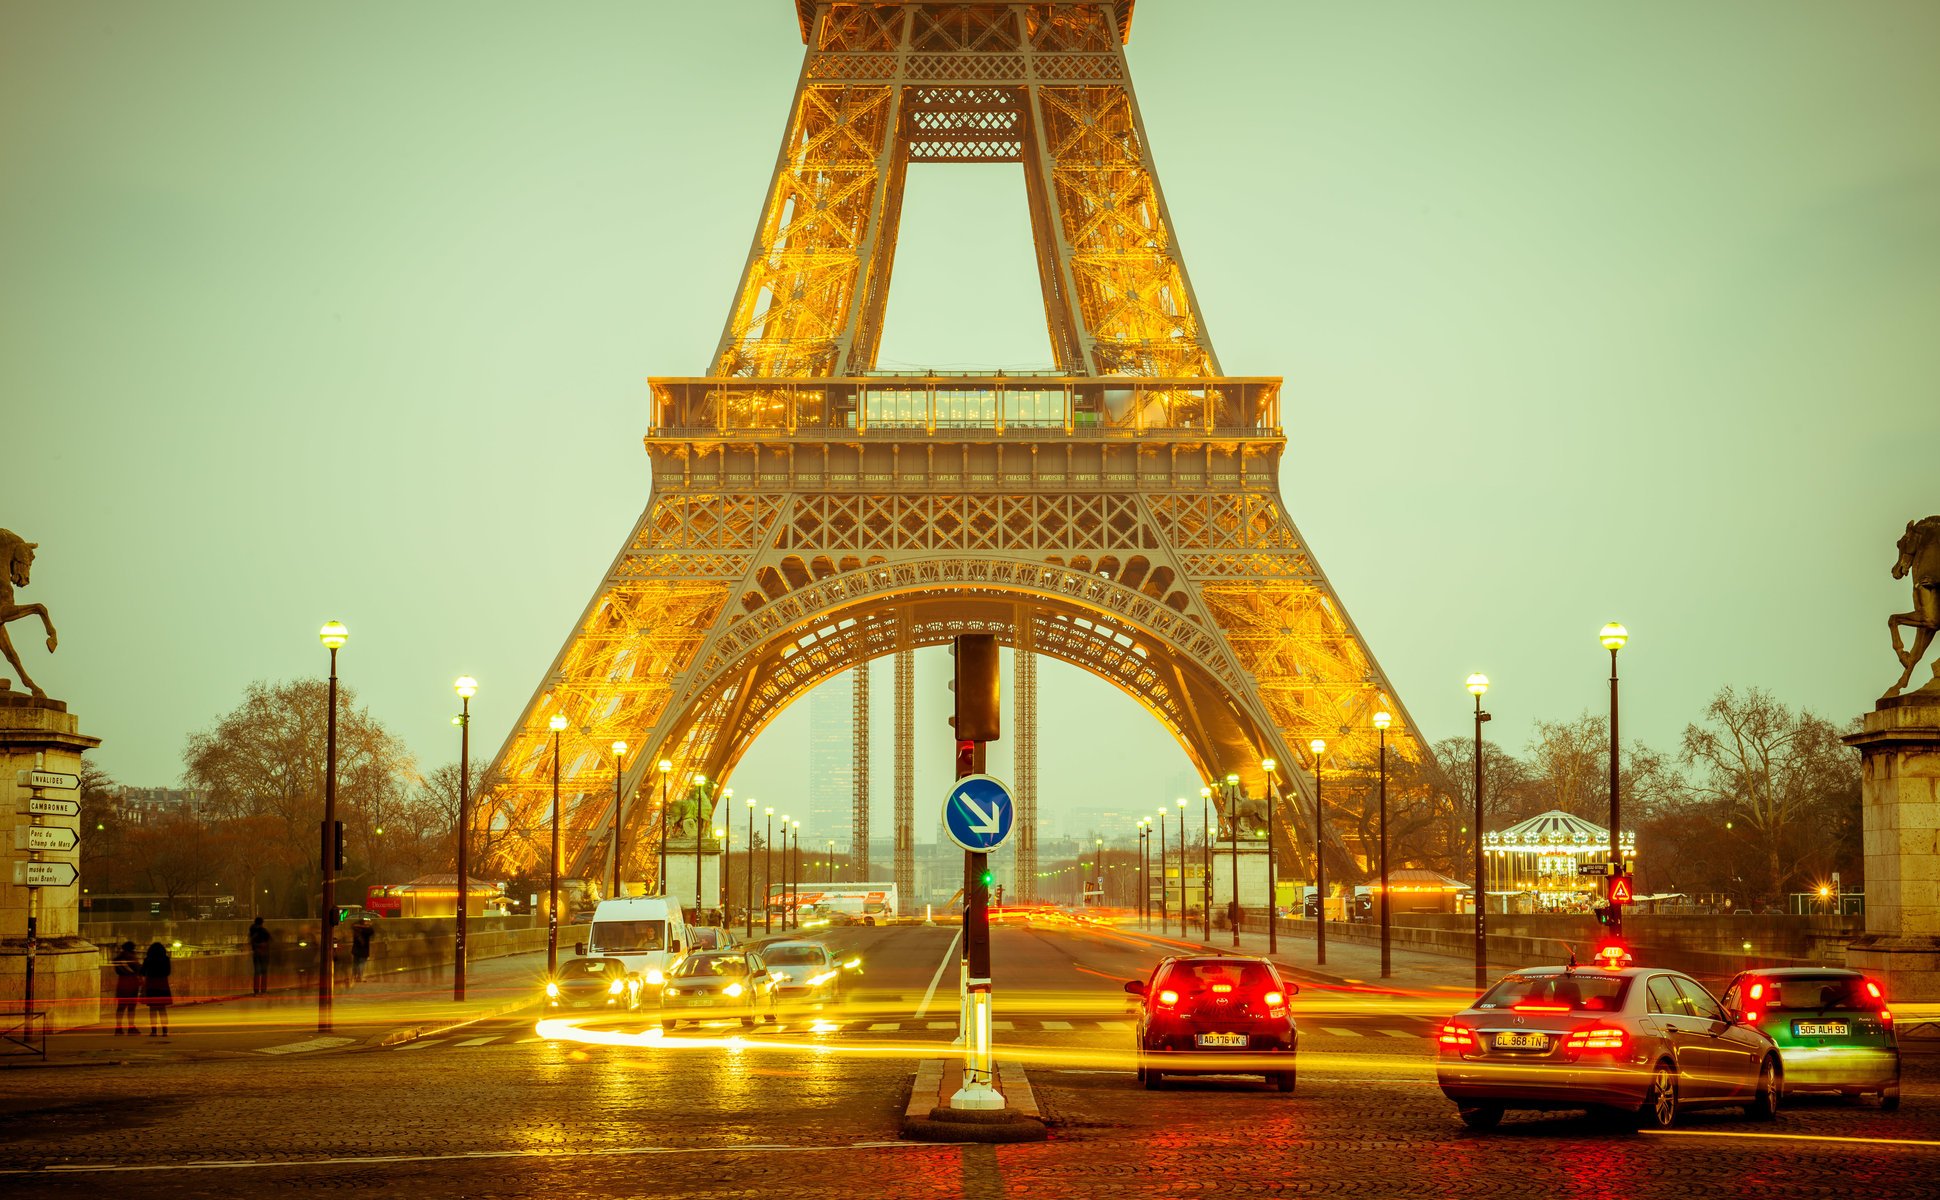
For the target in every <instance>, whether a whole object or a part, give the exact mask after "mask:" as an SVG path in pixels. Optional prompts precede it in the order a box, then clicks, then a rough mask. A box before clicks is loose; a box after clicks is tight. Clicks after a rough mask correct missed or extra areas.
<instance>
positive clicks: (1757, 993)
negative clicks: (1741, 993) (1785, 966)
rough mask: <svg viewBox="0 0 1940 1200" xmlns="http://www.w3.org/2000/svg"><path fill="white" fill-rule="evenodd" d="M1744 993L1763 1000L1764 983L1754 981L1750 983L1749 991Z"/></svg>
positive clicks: (1754, 998)
mask: <svg viewBox="0 0 1940 1200" xmlns="http://www.w3.org/2000/svg"><path fill="white" fill-rule="evenodd" d="M1746 994H1747V995H1749V996H1750V997H1751V998H1752V999H1753V1000H1763V999H1764V998H1765V985H1764V984H1762V983H1754V984H1752V985H1751V991H1749V992H1747V993H1746Z"/></svg>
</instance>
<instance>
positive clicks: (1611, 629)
mask: <svg viewBox="0 0 1940 1200" xmlns="http://www.w3.org/2000/svg"><path fill="white" fill-rule="evenodd" d="M1597 638H1598V640H1599V641H1601V642H1602V643H1603V648H1604V649H1605V650H1608V651H1609V652H1610V861H1611V862H1612V863H1618V864H1621V863H1622V862H1623V840H1622V838H1620V837H1619V836H1618V833H1619V831H1620V830H1621V829H1622V827H1623V825H1622V818H1623V812H1622V809H1621V808H1620V807H1619V804H1618V793H1617V746H1618V742H1617V651H1619V650H1621V649H1623V644H1624V643H1625V642H1627V641H1629V640H1630V631H1629V630H1628V629H1625V628H1624V627H1623V626H1621V625H1619V624H1617V623H1616V622H1615V621H1612V622H1610V623H1609V624H1608V625H1605V626H1604V627H1603V629H1602V631H1601V632H1599V633H1598V635H1597ZM1622 870H1623V868H1622V867H1621V866H1613V867H1611V868H1610V871H1611V874H1610V876H1608V877H1607V878H1606V883H1605V885H1604V886H1605V887H1606V888H1608V887H1613V886H1614V885H1613V884H1611V883H1609V882H1607V880H1608V879H1614V878H1615V876H1616V875H1617V874H1618V873H1620V872H1621V871H1622ZM1609 915H1610V936H1611V937H1617V938H1620V937H1622V936H1623V906H1622V905H1620V904H1612V905H1610V914H1609Z"/></svg>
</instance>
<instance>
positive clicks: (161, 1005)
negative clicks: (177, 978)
mask: <svg viewBox="0 0 1940 1200" xmlns="http://www.w3.org/2000/svg"><path fill="white" fill-rule="evenodd" d="M174 968H175V964H174V963H173V962H172V961H170V959H169V957H168V947H167V946H164V945H162V944H161V943H160V942H151V943H150V944H149V947H148V957H147V958H145V959H143V960H142V964H141V979H142V987H141V998H142V1003H144V1004H146V1005H148V1036H149V1037H167V1036H168V1006H169V1005H171V1004H173V1003H174V1002H175V993H173V992H171V991H170V990H169V987H168V976H169V972H170V971H172V970H174Z"/></svg>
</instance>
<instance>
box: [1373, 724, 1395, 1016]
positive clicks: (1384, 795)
mask: <svg viewBox="0 0 1940 1200" xmlns="http://www.w3.org/2000/svg"><path fill="white" fill-rule="evenodd" d="M1392 724H1394V718H1393V717H1391V716H1389V715H1388V714H1387V713H1386V712H1378V713H1375V714H1374V728H1375V730H1376V731H1377V732H1378V733H1379V734H1380V735H1381V814H1380V815H1381V978H1383V979H1386V978H1387V977H1388V976H1389V975H1390V974H1392V973H1393V970H1394V964H1393V961H1392V956H1391V953H1390V947H1389V941H1388V939H1389V936H1390V935H1389V929H1388V726H1390V725H1392Z"/></svg>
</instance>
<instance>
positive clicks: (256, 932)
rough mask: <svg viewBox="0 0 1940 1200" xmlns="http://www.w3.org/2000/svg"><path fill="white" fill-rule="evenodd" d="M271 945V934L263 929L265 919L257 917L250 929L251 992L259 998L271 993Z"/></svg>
mask: <svg viewBox="0 0 1940 1200" xmlns="http://www.w3.org/2000/svg"><path fill="white" fill-rule="evenodd" d="M269 943H270V932H269V930H267V929H265V928H263V919H262V918H261V917H257V918H256V920H255V922H254V923H253V924H251V925H250V927H249V978H250V984H251V987H250V991H251V993H252V994H254V995H257V996H261V995H263V994H264V993H266V992H268V991H269Z"/></svg>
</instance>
